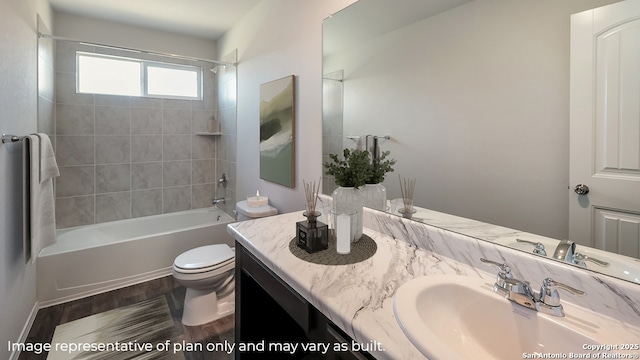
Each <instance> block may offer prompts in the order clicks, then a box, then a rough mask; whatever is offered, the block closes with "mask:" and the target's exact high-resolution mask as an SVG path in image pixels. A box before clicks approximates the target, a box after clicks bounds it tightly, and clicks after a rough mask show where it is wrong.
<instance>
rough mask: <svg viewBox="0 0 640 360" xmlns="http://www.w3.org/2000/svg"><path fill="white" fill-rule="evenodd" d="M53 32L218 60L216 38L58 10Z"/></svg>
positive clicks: (101, 41)
mask: <svg viewBox="0 0 640 360" xmlns="http://www.w3.org/2000/svg"><path fill="white" fill-rule="evenodd" d="M54 28H55V30H54V35H56V36H61V37H66V38H71V39H75V40H84V41H91V42H95V43H98V44H105V45H116V46H122V47H126V48H131V49H139V50H147V51H157V52H161V53H168V54H176V55H184V56H191V57H196V58H201V59H210V60H215V59H216V48H215V41H212V40H209V39H201V38H196V37H192V36H185V35H180V34H175V33H170V32H162V31H158V30H151V29H147V28H142V27H137V26H131V25H125V24H120V23H115V22H111V21H105V20H98V19H93V18H88V17H84V16H77V15H71V14H66V13H58V12H56V13H55V16H54Z"/></svg>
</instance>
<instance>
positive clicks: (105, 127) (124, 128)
mask: <svg viewBox="0 0 640 360" xmlns="http://www.w3.org/2000/svg"><path fill="white" fill-rule="evenodd" d="M95 109H96V134H100V135H124V134H126V135H129V134H130V133H131V109H130V108H128V107H120V106H96V107H95Z"/></svg>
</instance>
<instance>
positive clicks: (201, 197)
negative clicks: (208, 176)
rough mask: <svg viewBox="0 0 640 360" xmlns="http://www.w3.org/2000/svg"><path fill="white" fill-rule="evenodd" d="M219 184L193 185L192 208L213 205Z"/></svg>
mask: <svg viewBox="0 0 640 360" xmlns="http://www.w3.org/2000/svg"><path fill="white" fill-rule="evenodd" d="M216 185H217V184H199V185H193V187H192V189H191V198H192V199H193V204H192V208H194V209H201V208H206V207H209V206H211V204H212V203H213V198H214V197H215V193H216Z"/></svg>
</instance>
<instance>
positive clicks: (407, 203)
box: [398, 174, 416, 219]
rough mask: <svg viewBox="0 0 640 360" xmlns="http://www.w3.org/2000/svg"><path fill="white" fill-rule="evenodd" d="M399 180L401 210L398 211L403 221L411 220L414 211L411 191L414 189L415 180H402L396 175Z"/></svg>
mask: <svg viewBox="0 0 640 360" xmlns="http://www.w3.org/2000/svg"><path fill="white" fill-rule="evenodd" d="M398 180H400V192H401V193H402V206H403V207H402V208H401V209H400V210H398V212H399V213H401V214H402V217H403V218H405V219H411V217H413V213H415V212H416V210H415V209H414V208H413V190H414V189H415V188H416V179H411V180H410V179H403V178H401V177H400V174H398Z"/></svg>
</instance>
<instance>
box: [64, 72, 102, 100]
mask: <svg viewBox="0 0 640 360" xmlns="http://www.w3.org/2000/svg"><path fill="white" fill-rule="evenodd" d="M55 88H56V103H57V104H76V105H93V94H80V93H76V75H75V74H65V73H56V85H55Z"/></svg>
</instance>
